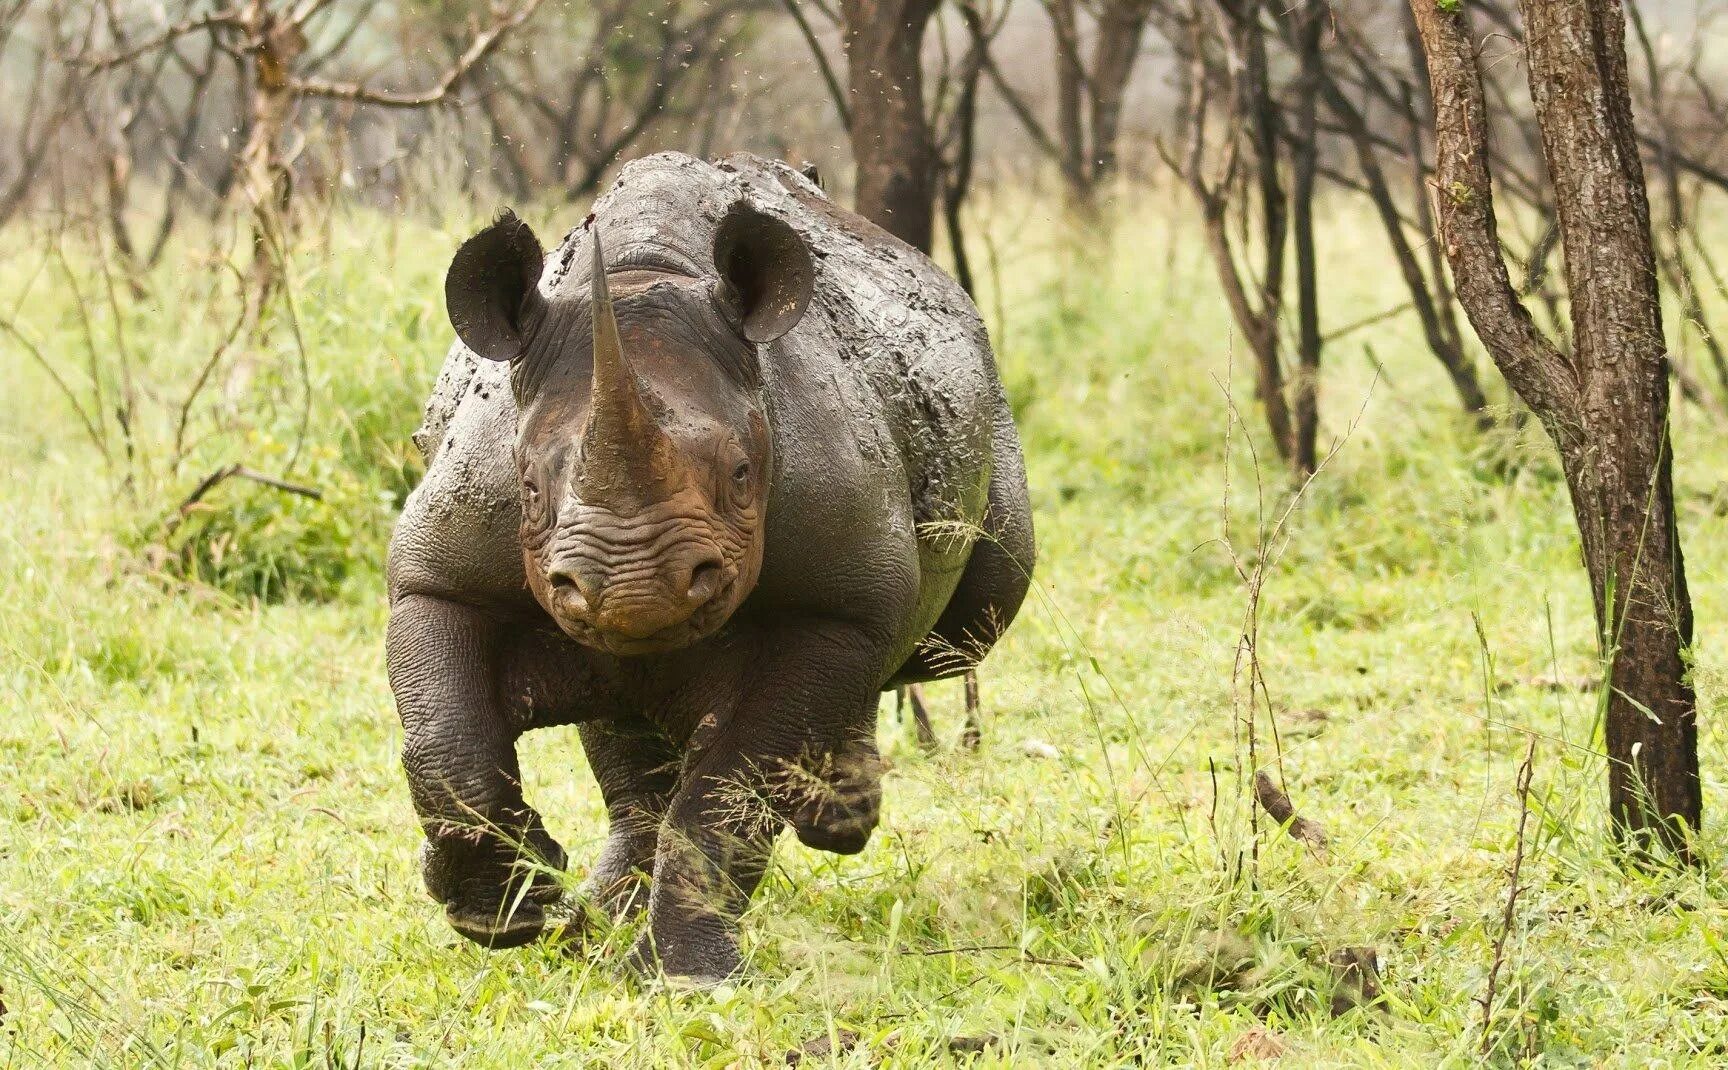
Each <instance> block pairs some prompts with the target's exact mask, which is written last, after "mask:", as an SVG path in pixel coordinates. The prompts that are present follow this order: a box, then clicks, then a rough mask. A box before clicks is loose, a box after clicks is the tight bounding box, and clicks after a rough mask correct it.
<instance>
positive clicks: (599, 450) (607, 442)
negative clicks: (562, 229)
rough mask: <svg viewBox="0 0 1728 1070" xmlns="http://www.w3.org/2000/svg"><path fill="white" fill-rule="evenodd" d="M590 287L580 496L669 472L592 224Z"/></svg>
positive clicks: (617, 490) (629, 490) (649, 481)
mask: <svg viewBox="0 0 1728 1070" xmlns="http://www.w3.org/2000/svg"><path fill="white" fill-rule="evenodd" d="M593 235H594V259H593V263H592V265H591V267H590V268H589V292H590V296H591V302H592V309H593V318H594V378H593V385H592V388H591V393H590V395H589V407H588V426H587V428H586V430H585V431H584V432H583V435H582V453H583V465H582V471H581V475H580V477H579V478H580V482H581V486H582V489H583V491H584V496H585V497H589V498H591V499H592V498H600V497H608V496H618V495H631V496H638V495H641V494H643V493H644V492H647V491H649V490H650V489H651V488H652V487H653V486H654V485H655V484H656V483H658V482H659V481H660V480H662V479H664V478H665V477H667V476H669V475H671V474H672V473H671V466H670V461H671V458H670V456H668V448H669V446H670V444H671V443H670V440H669V439H667V437H666V435H665V434H664V433H663V432H662V431H661V430H660V427H659V425H658V424H656V423H655V422H654V416H653V414H652V413H651V412H649V411H648V407H647V406H646V405H645V404H644V403H643V401H642V394H641V388H640V387H639V386H638V385H637V382H636V374H635V373H634V372H633V371H631V370H630V362H629V360H628V359H627V358H626V357H625V356H624V345H623V343H622V342H621V341H620V340H619V337H618V316H617V313H616V312H615V311H614V310H613V308H612V294H611V291H610V290H609V289H608V288H607V285H606V255H605V252H604V250H603V249H602V248H601V244H600V228H598V227H595V228H594V230H593Z"/></svg>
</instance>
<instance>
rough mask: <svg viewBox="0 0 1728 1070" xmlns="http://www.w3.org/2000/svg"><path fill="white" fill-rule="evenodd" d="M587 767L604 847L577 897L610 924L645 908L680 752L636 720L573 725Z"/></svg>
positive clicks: (676, 783)
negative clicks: (602, 805) (601, 807)
mask: <svg viewBox="0 0 1728 1070" xmlns="http://www.w3.org/2000/svg"><path fill="white" fill-rule="evenodd" d="M577 732H578V733H580V735H581V737H582V750H583V752H584V753H585V754H586V755H587V756H588V766H589V768H590V769H592V770H593V772H594V779H595V780H596V781H597V782H598V783H599V785H600V795H601V797H602V798H603V799H604V800H605V802H606V818H607V823H608V828H607V832H606V845H605V846H604V847H602V848H601V850H600V857H599V858H598V859H596V860H595V863H594V868H593V869H591V870H590V871H589V873H588V878H587V879H586V880H585V881H584V882H583V884H582V894H583V896H584V898H586V899H587V900H588V901H589V902H590V903H592V904H593V905H594V906H595V907H597V908H599V909H600V910H601V911H603V912H604V913H605V914H606V916H607V917H609V918H611V919H612V920H613V921H614V922H619V921H624V920H627V919H629V918H630V917H633V916H634V915H636V914H637V913H639V912H640V911H642V910H643V909H645V908H646V907H647V905H648V895H647V874H649V873H651V872H652V871H653V869H654V853H655V849H656V847H657V846H658V844H659V839H660V822H661V820H662V819H663V818H664V817H665V814H666V806H667V803H668V802H669V801H670V799H671V795H672V792H673V790H674V789H675V788H676V787H677V785H678V768H679V752H678V748H676V747H674V746H673V745H672V743H671V742H670V741H668V740H667V739H666V738H665V737H664V736H663V735H661V734H660V732H659V731H658V730H657V729H655V728H654V726H653V725H651V724H649V723H648V722H647V721H646V720H644V719H642V718H640V717H629V718H617V719H612V720H604V721H586V722H583V723H582V724H580V725H578V726H577Z"/></svg>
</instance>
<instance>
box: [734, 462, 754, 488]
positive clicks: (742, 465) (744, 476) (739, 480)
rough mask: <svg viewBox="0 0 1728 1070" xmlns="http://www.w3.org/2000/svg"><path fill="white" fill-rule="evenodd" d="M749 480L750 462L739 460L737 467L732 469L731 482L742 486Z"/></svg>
mask: <svg viewBox="0 0 1728 1070" xmlns="http://www.w3.org/2000/svg"><path fill="white" fill-rule="evenodd" d="M749 481H750V462H749V461H739V462H738V467H736V468H734V469H732V482H734V483H736V484H738V485H739V486H740V487H742V486H743V485H744V484H746V483H748V482H749Z"/></svg>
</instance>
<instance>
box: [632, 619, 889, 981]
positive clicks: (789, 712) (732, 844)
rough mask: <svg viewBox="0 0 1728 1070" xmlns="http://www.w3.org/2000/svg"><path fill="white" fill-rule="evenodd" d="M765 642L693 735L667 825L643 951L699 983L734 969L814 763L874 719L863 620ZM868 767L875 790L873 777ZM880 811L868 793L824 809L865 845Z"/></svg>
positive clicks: (869, 648)
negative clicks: (727, 708) (716, 713)
mask: <svg viewBox="0 0 1728 1070" xmlns="http://www.w3.org/2000/svg"><path fill="white" fill-rule="evenodd" d="M760 650H761V656H760V658H759V660H758V662H757V665H756V666H755V668H754V669H753V670H752V671H750V672H749V673H748V682H747V685H746V687H745V690H744V694H743V696H742V697H741V699H740V701H739V703H738V706H737V709H736V711H735V712H734V713H733V715H732V716H731V717H730V718H729V719H727V720H725V721H724V722H723V723H721V724H718V725H715V726H713V727H712V728H711V729H707V730H699V731H698V733H697V735H696V737H695V738H693V739H692V740H691V743H690V748H689V751H688V753H687V755H686V757H685V764H684V770H683V773H682V775H681V777H680V779H679V783H678V788H677V791H676V792H675V794H674V795H673V798H672V802H671V805H670V807H669V808H668V810H667V813H666V819H665V821H664V823H663V824H662V825H661V828H660V835H659V844H658V849H657V851H656V855H655V860H654V883H653V891H652V897H651V899H650V903H649V908H648V911H649V931H648V932H647V933H646V934H644V937H643V943H641V944H639V945H638V946H637V949H636V953H635V957H636V959H637V961H638V962H639V963H640V964H642V965H647V964H649V963H650V962H652V961H653V959H654V958H655V957H657V958H658V960H659V963H660V966H661V968H662V969H663V970H664V971H665V972H666V973H667V974H670V975H673V976H677V977H682V978H686V979H689V980H692V981H696V982H698V983H713V982H718V981H721V980H724V979H725V978H726V977H728V976H729V975H731V974H732V973H733V972H734V971H736V970H737V968H738V966H739V962H740V960H739V954H738V918H739V916H740V915H741V914H742V913H743V911H744V908H745V907H746V906H747V905H748V904H749V901H750V896H751V895H752V894H753V893H754V892H755V890H756V886H757V885H758V884H759V883H760V882H761V880H762V874H763V871H764V869H765V868H766V866H767V862H768V855H769V851H770V849H771V848H772V846H773V842H774V837H775V836H776V835H777V834H778V833H779V831H780V828H781V826H782V825H783V824H785V823H787V822H788V821H789V820H792V819H793V818H794V817H797V816H800V815H808V814H810V813H811V812H812V811H811V808H810V807H809V805H808V804H809V799H810V798H811V795H810V792H811V790H812V789H813V787H815V785H814V784H813V783H812V774H813V772H816V773H817V774H818V775H819V774H820V771H821V770H824V769H827V770H832V769H834V768H835V756H836V755H837V754H840V755H844V754H848V753H853V752H856V751H858V749H859V747H858V742H859V741H860V740H862V739H863V738H864V736H865V733H866V732H867V731H873V730H874V726H875V720H876V694H877V688H878V686H879V674H880V672H881V664H882V661H881V652H880V650H879V649H878V648H877V647H876V646H875V645H874V644H872V643H871V642H870V641H869V640H868V639H867V638H866V637H865V635H864V634H863V633H862V632H860V631H857V630H855V629H851V628H846V627H839V626H835V625H831V624H826V623H824V624H813V625H810V626H808V627H805V628H787V629H784V630H782V631H779V632H777V634H775V635H774V636H772V637H771V638H770V639H768V640H767V641H765V642H764V643H763V644H762V646H761V648H760ZM866 726H868V728H866ZM868 752H869V754H870V755H872V756H873V754H874V745H873V744H872V745H871V746H870V747H869V748H868ZM860 768H862V767H860ZM866 779H868V780H870V783H871V784H872V789H869V790H865V794H868V795H871V796H872V797H874V794H875V792H874V790H873V785H874V783H875V780H874V778H873V777H870V776H868V775H866ZM817 790H820V789H819V788H818V789H817ZM876 812H877V809H876V807H875V805H874V804H873V803H871V804H868V805H852V806H847V807H845V808H843V810H836V809H832V808H830V809H829V810H828V811H827V814H828V816H829V817H833V816H834V815H836V814H842V813H843V815H844V817H845V821H844V824H845V825H846V831H845V833H844V834H843V836H841V837H840V839H842V840H843V841H844V843H845V844H846V845H847V846H848V847H849V848H850V849H852V850H856V849H858V848H861V847H862V846H863V843H864V841H865V839H867V838H868V836H869V834H870V830H871V829H872V828H873V827H874V824H875V815H876ZM820 817H821V815H820V814H818V818H820ZM820 824H822V822H821V821H820V820H817V821H816V822H814V823H813V824H812V825H811V827H812V828H814V827H816V826H817V825H820ZM803 832H804V829H802V828H801V829H800V833H801V835H802V834H803Z"/></svg>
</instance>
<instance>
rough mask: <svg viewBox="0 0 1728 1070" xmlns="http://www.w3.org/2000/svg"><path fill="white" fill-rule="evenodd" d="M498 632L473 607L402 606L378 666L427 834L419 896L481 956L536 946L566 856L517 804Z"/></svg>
mask: <svg viewBox="0 0 1728 1070" xmlns="http://www.w3.org/2000/svg"><path fill="white" fill-rule="evenodd" d="M497 639H498V625H497V624H496V623H495V622H494V621H493V620H492V619H491V618H490V617H489V616H488V615H486V614H485V613H483V612H482V611H480V610H478V609H475V608H473V607H471V606H466V605H462V604H460V603H456V602H452V601H448V600H446V599H443V598H437V597H431V596H426V595H417V594H409V595H403V596H401V597H399V598H397V599H396V601H395V603H394V604H393V605H392V606H391V610H390V630H389V635H388V639H387V645H386V658H387V660H388V662H389V668H390V687H391V690H392V691H394V692H395V695H396V708H397V712H398V713H399V714H400V716H401V718H402V729H403V736H404V739H403V747H402V764H403V766H404V768H405V769H406V771H407V773H408V786H409V790H410V792H411V793H412V795H413V798H414V809H415V811H416V812H417V813H418V814H419V816H420V824H421V827H422V828H424V829H425V832H426V846H425V848H424V851H423V854H422V869H423V873H424V876H425V880H426V890H427V891H428V892H429V893H431V895H432V898H434V899H436V900H438V901H439V902H440V903H442V904H443V905H444V909H445V912H446V914H447V916H448V917H449V920H450V924H451V926H452V927H453V928H455V930H456V931H457V932H459V933H461V934H462V935H463V936H465V937H467V938H468V939H470V940H473V941H475V942H476V943H479V944H483V945H485V946H487V947H512V946H515V945H517V944H522V943H526V942H527V941H529V940H532V939H533V938H534V937H535V936H537V935H539V933H540V930H541V928H542V927H543V925H544V924H545V909H544V907H545V904H547V903H550V902H552V901H554V900H556V899H557V897H558V895H559V886H558V882H557V880H556V879H555V877H553V876H552V875H551V874H550V873H548V872H546V870H547V869H552V870H558V869H562V868H563V866H564V850H563V848H561V847H559V846H558V844H557V843H556V842H555V841H554V840H553V839H552V837H551V836H550V835H549V834H548V833H547V832H546V829H545V826H544V825H543V824H542V822H541V820H540V815H539V814H537V813H535V812H534V810H533V809H532V808H530V807H529V806H528V804H527V803H526V802H525V801H523V798H522V778H521V771H520V768H519V767H518V765H517V763H516V739H517V737H518V736H519V735H520V734H521V730H520V728H519V727H518V726H517V724H516V723H515V722H514V721H513V720H512V719H511V718H510V716H509V715H508V713H507V711H506V710H505V709H504V707H503V705H502V704H501V703H500V701H499V697H498V696H499V688H498V687H497V665H498V658H497V649H496V648H497Z"/></svg>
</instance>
